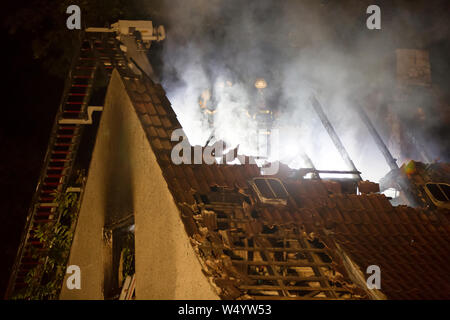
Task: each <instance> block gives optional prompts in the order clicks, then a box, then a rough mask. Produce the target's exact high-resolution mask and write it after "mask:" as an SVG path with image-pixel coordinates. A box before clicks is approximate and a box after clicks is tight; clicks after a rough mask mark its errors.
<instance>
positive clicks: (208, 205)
mask: <svg viewBox="0 0 450 320" xmlns="http://www.w3.org/2000/svg"><path fill="white" fill-rule="evenodd" d="M122 79H123V82H124V84H125V86H126V89H127V92H128V95H129V97H130V99H131V101H132V103H133V105H134V107H135V109H136V113H137V114H138V116H139V118H140V121H141V123H142V126H143V128H144V130H145V132H146V134H147V137H148V141H149V143H150V145H151V147H152V149H153V151H154V153H155V155H156V158H157V161H158V163H159V165H160V167H161V170H162V173H163V175H164V177H165V180H166V182H167V185H168V188H169V189H170V192H171V193H172V196H173V198H174V200H175V202H176V204H177V206H178V208H179V210H180V216H181V219H182V220H183V223H184V225H185V229H186V232H187V233H188V235H189V236H190V238H191V243H192V245H193V248H194V250H195V251H196V252H197V254H198V256H199V257H200V261H201V263H202V267H203V271H204V273H205V275H206V276H207V277H209V278H210V280H211V283H212V285H214V286H215V287H216V289H217V291H218V293H219V295H220V296H221V298H223V299H369V298H370V299H384V298H388V299H449V298H450V256H449V252H450V242H449V235H450V227H449V221H448V213H449V212H448V210H442V209H439V210H438V209H436V210H429V209H428V210H425V209H413V208H409V207H406V206H398V207H393V206H392V205H391V203H390V202H389V201H388V199H387V198H386V197H385V196H384V195H382V194H378V193H370V192H376V191H378V190H373V187H371V186H370V183H366V184H364V185H361V187H362V188H361V190H364V188H366V190H368V191H367V193H363V194H360V195H356V194H347V193H344V191H343V190H341V187H340V185H339V183H338V182H334V181H324V180H314V179H312V180H309V179H301V178H290V177H289V176H288V175H286V174H283V170H281V172H280V173H279V174H278V175H275V176H270V178H277V179H279V180H278V181H282V183H283V186H284V187H285V188H286V190H287V192H288V197H287V199H286V204H285V205H283V204H268V203H264V202H263V201H261V199H259V198H258V195H257V194H256V192H255V190H254V188H253V187H252V186H251V184H250V183H249V182H251V181H252V179H254V178H258V177H259V178H261V175H260V169H259V168H258V167H257V165H255V164H242V165H226V164H213V165H206V164H180V165H175V164H173V163H172V162H171V160H170V159H171V158H170V153H171V150H172V147H173V146H174V145H175V144H176V143H178V142H172V141H171V140H170V137H171V135H172V132H173V131H174V130H175V129H179V128H181V125H180V123H179V122H178V120H177V117H176V114H175V113H174V111H173V109H172V107H171V104H170V102H169V100H168V99H167V97H166V95H165V92H164V90H163V88H162V87H161V86H160V85H159V84H155V83H153V82H152V81H151V80H149V79H130V78H126V77H122ZM371 265H377V266H379V267H380V270H381V290H369V289H368V288H367V286H366V283H365V279H366V278H367V277H368V276H369V275H368V274H366V269H367V267H368V266H371Z"/></svg>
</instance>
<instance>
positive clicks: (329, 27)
mask: <svg viewBox="0 0 450 320" xmlns="http://www.w3.org/2000/svg"><path fill="white" fill-rule="evenodd" d="M370 2H371V1H346V2H345V4H344V3H343V2H341V1H325V0H323V1H317V0H314V1H313V0H310V1H291V0H289V1H288V0H285V1H269V0H259V1H238V0H226V1H225V0H171V1H165V2H163V3H161V4H160V5H161V8H160V10H161V12H163V14H162V15H161V17H162V19H161V20H162V22H163V23H164V24H165V26H166V31H167V38H166V40H164V45H163V56H162V61H163V68H162V77H161V78H162V79H161V80H162V84H163V86H164V88H165V89H166V92H167V94H168V97H169V100H170V101H171V102H172V105H173V107H174V110H175V112H176V113H177V115H178V118H179V120H180V122H181V124H182V126H183V128H184V129H185V132H186V134H187V135H188V137H189V140H190V142H191V143H192V144H200V145H204V144H205V142H206V141H207V139H208V137H209V136H210V135H211V134H212V132H214V135H215V138H216V139H223V140H225V141H226V142H227V145H229V146H233V147H234V146H236V145H239V153H241V154H247V155H249V154H253V155H254V154H256V153H257V149H256V132H257V126H258V125H257V121H256V119H255V118H254V115H255V113H257V110H258V103H261V101H263V102H262V103H264V104H265V105H266V106H267V107H268V108H269V109H270V110H271V111H272V112H273V114H274V119H275V120H274V128H275V129H278V131H279V133H278V136H279V139H280V141H279V143H278V146H279V148H278V151H277V157H278V158H279V159H280V160H281V161H282V162H284V163H287V164H288V165H289V166H291V167H293V168H299V167H308V165H307V164H306V163H305V162H304V160H303V158H302V156H301V154H302V153H303V152H305V153H306V154H307V155H308V156H309V157H310V158H311V160H312V162H313V163H314V165H315V167H316V168H317V169H328V170H349V169H350V168H348V167H346V165H345V163H344V162H343V161H342V159H341V158H340V156H339V153H338V151H337V150H336V148H335V147H334V145H333V144H332V141H331V140H330V138H329V136H328V134H327V133H326V131H325V129H324V128H323V126H322V124H321V122H320V120H319V118H318V116H317V115H316V114H315V112H314V110H313V109H312V107H311V105H310V103H309V100H308V98H309V96H310V95H311V94H314V95H315V96H316V97H317V98H318V100H319V101H320V102H321V103H322V105H323V108H324V111H325V113H326V114H327V115H328V118H329V120H330V122H331V123H332V124H333V126H334V127H335V130H336V131H337V133H338V135H339V137H340V138H341V140H342V142H343V144H344V146H345V147H346V149H347V151H348V153H349V154H350V157H351V158H352V159H353V161H354V163H355V164H356V167H357V168H358V169H359V170H360V171H362V176H363V178H364V179H370V180H373V181H378V180H379V179H380V178H381V177H382V176H384V175H385V174H386V173H387V172H388V171H389V168H388V166H387V165H386V163H385V161H384V159H383V157H382V155H381V153H380V152H379V150H378V148H377V146H376V145H375V143H374V141H373V139H372V138H371V137H370V135H369V132H368V130H367V128H366V127H365V126H364V124H363V123H362V121H361V120H360V119H359V116H358V114H357V112H356V111H355V107H356V106H357V104H356V103H355V101H358V102H359V103H361V104H363V105H364V104H365V102H366V101H367V97H370V96H371V95H372V96H373V93H374V92H383V96H390V95H393V94H394V91H393V90H394V88H395V49H396V48H399V47H408V46H409V47H413V48H415V47H418V48H421V47H425V46H427V45H429V43H430V42H433V41H434V42H436V41H440V39H444V38H445V37H446V35H443V34H440V33H439V32H436V30H440V29H439V27H437V26H436V24H440V23H442V24H444V23H445V19H444V20H443V19H439V18H437V20H434V21H436V23H435V24H431V26H429V28H428V30H430V32H431V34H433V39H432V38H430V37H427V40H424V39H423V38H422V39H420V41H418V40H417V39H415V38H414V36H415V34H414V33H411V30H410V29H408V28H409V27H411V25H412V24H415V25H416V26H417V17H416V16H415V15H414V13H410V12H407V11H398V10H397V11H395V10H393V9H392V7H391V8H389V9H385V7H383V5H381V10H382V29H381V30H368V29H367V28H366V19H367V17H368V15H367V14H366V8H367V6H369V5H370V4H372V3H370ZM158 22H159V21H158ZM419 22H420V23H422V24H425V22H424V21H419ZM405 30H407V31H408V32H405ZM447 36H448V35H447ZM408 37H409V38H408ZM406 38H408V39H406ZM258 78H264V79H265V80H266V82H267V87H266V88H265V89H260V90H258V89H256V88H255V86H254V84H255V80H256V79H258ZM205 90H209V92H210V94H211V101H212V103H213V104H214V106H215V108H216V113H215V114H214V128H210V127H209V126H208V123H207V121H205V115H204V113H203V112H202V109H201V108H200V107H199V98H200V97H201V95H202V93H203V92H204V91H205ZM381 100H382V99H381ZM381 100H380V99H378V100H377V98H376V97H375V99H374V100H373V99H372V102H373V101H375V102H376V103H375V104H374V103H372V104H371V105H370V106H368V105H364V107H366V108H367V107H369V108H370V114H371V118H372V119H374V120H376V119H378V121H379V120H380V119H384V118H383V116H384V115H383V110H384V109H383V108H382V107H379V106H378V105H377V102H379V101H381ZM396 111H397V112H398V114H400V115H402V114H405V113H409V112H405V110H396ZM385 126H386V124H384V123H377V124H376V127H377V128H379V129H383V128H384V127H385ZM394 151H395V150H394ZM394 156H395V154H394Z"/></svg>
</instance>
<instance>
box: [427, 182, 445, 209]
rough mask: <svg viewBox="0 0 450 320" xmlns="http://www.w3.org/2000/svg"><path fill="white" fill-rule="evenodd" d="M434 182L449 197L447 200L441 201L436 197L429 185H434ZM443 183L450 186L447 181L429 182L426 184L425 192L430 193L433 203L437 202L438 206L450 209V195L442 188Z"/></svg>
mask: <svg viewBox="0 0 450 320" xmlns="http://www.w3.org/2000/svg"><path fill="white" fill-rule="evenodd" d="M432 184H433V185H436V186H437V188H438V189H439V191H440V192H441V193H442V194H443V195H444V197H446V198H447V201H441V200H438V199H436V198H435V197H434V195H433V192H432V191H431V190H430V189H429V187H428V185H432ZM441 185H446V186H448V187H450V184H448V183H445V182H427V183H426V184H425V185H424V190H425V193H426V194H427V195H428V197H429V198H430V200H431V201H432V202H433V204H435V205H436V206H437V207H439V208H448V209H450V196H449V195H447V194H446V193H445V191H444V190H443V189H442V187H441Z"/></svg>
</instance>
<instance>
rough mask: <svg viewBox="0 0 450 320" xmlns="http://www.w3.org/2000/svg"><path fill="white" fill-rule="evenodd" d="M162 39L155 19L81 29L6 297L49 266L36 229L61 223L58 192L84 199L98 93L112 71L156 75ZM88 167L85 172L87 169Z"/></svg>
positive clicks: (125, 21) (10, 296)
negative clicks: (82, 180)
mask: <svg viewBox="0 0 450 320" xmlns="http://www.w3.org/2000/svg"><path fill="white" fill-rule="evenodd" d="M164 38H165V31H164V28H163V27H162V26H159V27H158V28H154V27H153V25H152V22H151V21H129V20H119V21H118V22H117V23H115V24H113V25H112V26H111V28H87V29H86V30H84V31H83V32H81V33H80V39H81V40H80V45H79V48H78V50H76V52H77V53H76V54H75V56H74V58H73V60H72V63H71V66H70V70H69V73H68V75H67V78H66V83H65V87H64V91H63V95H62V99H61V103H60V106H59V108H58V111H57V114H56V118H55V121H54V124H53V127H52V130H51V134H50V139H49V143H48V147H47V152H46V155H45V158H44V162H43V167H42V170H41V173H40V176H39V180H38V183H37V186H36V189H35V192H34V195H33V198H32V201H31V205H30V208H29V211H28V215H27V218H26V222H25V228H24V231H23V233H22V236H21V240H20V244H19V248H18V251H17V255H16V258H15V260H14V263H13V266H12V271H11V275H10V278H9V282H8V287H7V290H6V293H5V298H6V299H10V298H14V297H15V296H16V294H18V293H20V292H23V291H24V290H26V288H27V286H28V285H29V284H28V283H27V281H26V279H27V276H29V273H30V272H31V271H32V270H34V271H36V270H37V271H41V273H42V270H43V269H44V268H45V264H46V261H47V259H46V257H47V255H48V251H49V250H50V248H48V247H46V245H45V243H42V242H41V241H40V240H39V238H38V237H37V235H36V231H37V230H38V229H41V228H42V226H51V225H53V224H55V223H57V222H58V221H59V219H60V218H61V217H60V213H59V210H58V206H59V203H58V195H61V194H65V193H67V192H77V193H79V196H80V197H81V194H82V188H80V187H79V186H75V187H74V185H73V184H74V181H75V176H76V174H77V173H76V172H75V171H76V170H75V168H77V167H76V165H77V155H78V154H79V152H80V148H83V143H82V141H83V140H82V137H83V132H84V131H85V130H84V129H85V127H86V126H87V125H93V123H94V122H93V112H101V111H102V110H103V106H102V105H91V102H92V101H93V99H92V97H93V94H94V91H95V92H97V91H98V90H97V89H99V87H102V86H103V87H106V86H107V83H108V81H109V78H110V76H111V74H112V71H113V70H114V69H117V70H118V71H119V73H120V74H121V75H122V76H129V77H136V76H142V73H146V76H149V77H151V78H154V77H155V76H154V74H153V70H152V69H151V66H150V64H149V63H148V60H147V59H144V57H145V55H146V51H147V50H148V49H149V47H150V43H151V42H152V41H161V40H163V39H164ZM137 61H141V62H143V63H142V64H143V65H141V66H139V65H138V62H137ZM145 63H148V65H145ZM100 89H101V88H100ZM96 90H97V91H96ZM102 100H104V93H103V97H102ZM84 169H86V170H87V167H86V168H84ZM55 272H56V271H55ZM37 276H38V277H39V272H37ZM61 285H62V283H61ZM22 298H27V297H23V296H22Z"/></svg>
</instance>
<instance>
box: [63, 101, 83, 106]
mask: <svg viewBox="0 0 450 320" xmlns="http://www.w3.org/2000/svg"><path fill="white" fill-rule="evenodd" d="M83 103H84V102H83V101H66V104H76V105H78V104H83Z"/></svg>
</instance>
